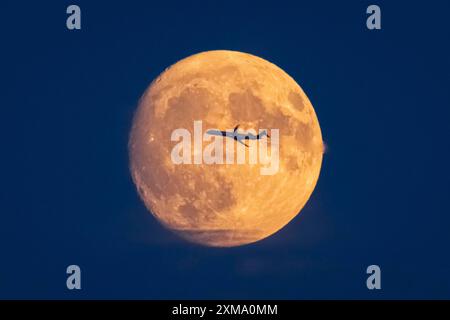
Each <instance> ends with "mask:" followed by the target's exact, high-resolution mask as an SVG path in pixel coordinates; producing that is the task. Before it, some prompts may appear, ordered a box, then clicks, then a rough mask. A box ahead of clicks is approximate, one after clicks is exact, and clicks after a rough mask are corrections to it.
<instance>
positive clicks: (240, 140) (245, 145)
mask: <svg viewBox="0 0 450 320" xmlns="http://www.w3.org/2000/svg"><path fill="white" fill-rule="evenodd" d="M237 141H238V142H239V143H242V144H243V145H244V146H246V147H247V148H248V144H246V143H244V142H242V141H241V140H237Z"/></svg>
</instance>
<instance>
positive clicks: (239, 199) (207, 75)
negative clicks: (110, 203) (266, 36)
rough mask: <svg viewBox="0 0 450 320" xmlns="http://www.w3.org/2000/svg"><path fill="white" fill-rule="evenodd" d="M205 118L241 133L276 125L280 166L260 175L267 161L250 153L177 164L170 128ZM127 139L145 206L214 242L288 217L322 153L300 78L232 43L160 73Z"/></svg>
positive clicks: (247, 238) (243, 236) (248, 237)
mask: <svg viewBox="0 0 450 320" xmlns="http://www.w3.org/2000/svg"><path fill="white" fill-rule="evenodd" d="M198 120H201V121H202V122H203V133H204V132H205V131H206V130H207V129H209V128H217V129H219V130H226V129H227V130H233V128H234V127H235V126H236V125H237V124H239V125H240V127H239V131H242V132H245V131H246V130H250V129H254V130H256V131H258V129H260V128H261V129H269V132H270V129H273V128H276V129H279V168H278V171H277V172H276V173H275V174H272V175H262V174H261V171H260V167H261V166H262V164H250V163H248V162H246V163H245V164H237V163H234V164H205V163H202V164H174V163H173V161H172V160H171V152H172V149H173V147H174V145H175V144H176V142H174V141H171V134H172V132H173V130H175V129H178V128H185V129H187V130H188V131H190V132H192V131H193V123H194V121H198ZM267 143H268V146H270V141H268V142H267ZM205 144H206V143H205V142H204V143H203V148H205ZM236 145H237V142H236ZM128 147H129V156H130V171H131V175H132V178H133V181H134V183H135V185H136V187H137V190H138V193H139V195H140V197H141V199H142V200H143V202H144V203H145V205H146V207H147V208H148V210H149V211H150V212H151V213H152V214H153V215H154V216H155V217H156V218H157V219H158V220H159V221H160V222H161V223H162V224H163V225H164V226H166V227H167V228H168V229H170V230H172V231H174V232H176V233H177V234H179V235H180V236H181V237H183V238H185V239H187V240H189V241H193V242H196V243H199V244H202V245H207V246H216V247H232V246H239V245H244V244H248V243H252V242H256V241H258V240H261V239H263V238H266V237H268V236H270V235H272V234H273V233H275V232H277V231H278V230H280V229H281V228H283V227H284V226H285V225H286V224H287V223H289V221H291V220H292V219H293V218H294V217H295V216H296V215H297V214H298V213H299V212H300V210H301V209H302V208H303V207H304V205H305V204H306V202H307V201H308V199H309V197H310V196H311V194H312V192H313V190H314V188H315V185H316V183H317V180H318V177H319V173H320V168H321V164H322V156H323V141H322V134H321V130H320V126H319V122H318V119H317V116H316V113H315V111H314V108H313V106H312V105H311V103H310V101H309V99H308V97H307V96H306V95H305V93H304V92H303V90H302V89H301V87H300V86H299V85H298V84H297V83H296V82H295V80H293V79H292V78H291V77H290V76H289V75H288V74H287V73H285V72H284V71H283V70H281V69H280V68H279V67H277V66H276V65H274V64H272V63H270V62H268V61H266V60H264V59H261V58H259V57H256V56H254V55H250V54H246V53H242V52H236V51H225V50H217V51H207V52H202V53H199V54H195V55H193V56H190V57H187V58H185V59H183V60H180V61H179V62H177V63H175V64H174V65H172V66H171V67H169V68H167V69H166V70H165V71H164V72H163V73H162V74H161V75H160V76H159V77H158V78H156V79H155V80H154V81H153V82H152V83H151V84H150V86H149V87H148V89H147V90H146V92H145V93H144V95H143V96H142V98H141V100H140V102H139V106H138V109H137V111H136V113H135V115H134V119H133V125H132V128H131V133H130V138H129V146H128ZM247 152H248V150H247Z"/></svg>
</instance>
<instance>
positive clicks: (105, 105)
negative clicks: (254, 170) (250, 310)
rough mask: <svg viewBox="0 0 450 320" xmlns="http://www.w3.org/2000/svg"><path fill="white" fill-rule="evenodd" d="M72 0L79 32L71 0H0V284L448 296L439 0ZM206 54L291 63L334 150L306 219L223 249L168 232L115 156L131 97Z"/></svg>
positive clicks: (222, 294)
mask: <svg viewBox="0 0 450 320" xmlns="http://www.w3.org/2000/svg"><path fill="white" fill-rule="evenodd" d="M73 3H75V4H78V5H79V6H80V7H81V12H82V29H81V30H79V31H69V30H68V29H67V28H66V18H67V14H66V8H67V6H68V5H70V4H72V2H68V1H33V2H32V3H31V2H30V3H25V2H21V1H2V2H1V4H0V13H1V17H0V35H1V37H0V43H1V51H0V58H1V72H0V74H1V76H0V77H1V79H2V90H1V102H0V105H1V111H2V117H1V123H2V125H1V129H0V130H1V136H2V154H1V163H2V170H1V171H2V174H1V181H2V183H1V185H2V186H1V189H2V191H1V193H0V197H1V198H0V201H1V202H0V203H1V205H0V254H1V255H0V298H3V299H5V298H7V299H11V298H39V299H95V298H114V299H170V298H180V299H213V298H217V299H219V298H227V299H232V298H234V299H240V298H243V299H247V298H255V299H258V298H266V299H269V298H274V299H314V298H325V299H334V298H339V299H341V298H363V299H390V298H403V299H404V298H447V299H449V298H450V254H449V252H450V250H449V244H450V215H449V214H450V206H449V194H450V192H449V191H450V188H449V183H450V179H449V178H450V175H449V170H448V164H449V160H450V144H449V141H448V136H449V129H448V128H449V120H450V108H449V107H450V104H449V101H450V90H449V83H450V79H449V78H450V58H449V57H450V47H449V39H450V27H449V22H448V15H449V14H450V4H449V2H448V1H444V0H442V1H426V2H421V3H420V4H419V3H417V4H416V2H414V1H377V2H374V3H376V4H378V5H380V7H381V10H382V30H378V31H369V30H368V29H367V28H366V18H367V15H366V8H367V6H368V5H370V4H372V2H369V1H291V2H283V1H271V2H262V1H237V2H234V3H233V2H232V1H223V2H220V3H219V2H216V1H205V2H201V1H180V2H171V1H159V3H157V4H156V3H155V4H152V1H123V2H120V1H77V2H73ZM214 49H228V50H237V51H243V52H247V53H251V54H254V55H256V56H259V57H262V58H264V59H266V60H268V61H270V62H273V63H275V64H276V65H278V66H279V67H280V68H282V69H283V70H284V71H286V72H287V73H288V74H289V75H291V76H292V77H293V78H294V79H295V80H296V81H297V82H298V83H299V84H300V85H301V86H302V88H303V89H304V91H305V92H306V94H307V95H308V97H309V98H310V100H311V102H312V104H313V106H314V108H315V111H316V113H317V116H318V118H319V122H320V125H321V129H322V134H323V139H324V141H325V143H326V145H327V152H326V153H325V155H324V161H323V166H322V171H321V175H320V178H319V181H318V184H317V187H316V189H315V191H314V193H313V195H312V197H311V198H310V200H309V202H308V203H307V205H306V206H305V208H304V209H303V210H302V212H301V214H300V215H298V216H297V217H296V218H295V219H294V220H293V221H292V222H291V223H290V224H288V225H287V226H286V227H285V228H283V229H282V230H281V231H279V232H278V233H276V234H274V235H273V236H271V237H269V238H266V239H264V240H262V241H260V242H257V243H255V244H251V245H247V246H243V247H236V248H229V249H220V248H207V247H201V246H198V245H195V244H191V243H188V242H185V241H184V240H181V239H180V238H178V237H177V236H176V235H174V234H172V233H171V232H170V231H168V230H166V229H164V228H163V227H161V225H160V224H159V223H158V222H157V221H156V219H154V218H153V216H152V215H151V214H150V213H149V212H148V211H147V209H146V208H145V207H144V205H143V203H142V201H141V200H140V199H139V197H138V195H137V192H136V189H135V186H134V184H133V182H132V180H131V176H130V173H129V167H128V150H127V142H128V134H129V130H130V127H131V121H132V116H133V112H134V110H135V109H136V106H137V102H138V100H139V98H140V96H141V94H142V93H143V92H144V90H145V89H146V88H147V86H148V85H149V84H150V82H151V81H152V80H153V79H154V78H155V77H156V76H157V75H158V74H159V73H161V72H162V71H163V70H164V69H165V68H166V67H168V66H170V65H171V64H173V63H175V62H176V61H178V60H180V59H182V58H184V57H187V56H189V55H192V54H194V53H198V52H202V51H206V50H214ZM293 194H295V193H294V192H293ZM70 264H77V265H79V266H80V267H81V270H82V290H80V291H77V290H73V291H69V290H67V288H66V277H67V275H66V267H67V266H68V265H70ZM371 264H377V265H379V266H380V267H381V273H382V278H381V283H382V284H381V285H382V289H381V290H371V291H370V290H368V289H367V288H366V278H367V274H366V268H367V266H368V265H371Z"/></svg>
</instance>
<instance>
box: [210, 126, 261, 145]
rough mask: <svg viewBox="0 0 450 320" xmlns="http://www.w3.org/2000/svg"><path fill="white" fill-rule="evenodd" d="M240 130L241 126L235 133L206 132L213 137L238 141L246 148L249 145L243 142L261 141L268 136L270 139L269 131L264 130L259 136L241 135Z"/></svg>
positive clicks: (234, 130) (235, 129)
mask: <svg viewBox="0 0 450 320" xmlns="http://www.w3.org/2000/svg"><path fill="white" fill-rule="evenodd" d="M238 128H239V125H237V126H236V127H234V129H233V132H230V131H220V130H208V131H206V133H207V134H210V135H213V136H222V137H228V138H232V139H234V140H236V141H237V142H239V143H242V144H243V145H244V146H246V147H247V148H248V144H246V143H245V142H242V140H259V139H261V138H262V137H265V136H267V138H269V139H270V136H269V134H268V133H267V130H264V131H263V132H261V133H258V134H257V135H254V134H253V133H245V134H244V133H239V132H238V131H237V130H238Z"/></svg>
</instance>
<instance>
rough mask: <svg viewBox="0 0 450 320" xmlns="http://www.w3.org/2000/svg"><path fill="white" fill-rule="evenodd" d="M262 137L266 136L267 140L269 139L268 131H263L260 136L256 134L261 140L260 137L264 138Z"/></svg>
mask: <svg viewBox="0 0 450 320" xmlns="http://www.w3.org/2000/svg"><path fill="white" fill-rule="evenodd" d="M264 136H267V138H269V139H270V136H269V132H268V130H264V131H263V132H261V133H260V134H258V138H262V137H264Z"/></svg>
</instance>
